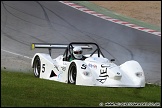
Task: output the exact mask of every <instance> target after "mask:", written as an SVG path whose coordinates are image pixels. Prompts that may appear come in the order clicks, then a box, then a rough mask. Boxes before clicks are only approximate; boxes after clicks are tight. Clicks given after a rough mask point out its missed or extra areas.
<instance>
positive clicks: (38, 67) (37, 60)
mask: <svg viewBox="0 0 162 108" xmlns="http://www.w3.org/2000/svg"><path fill="white" fill-rule="evenodd" d="M33 68H34V76H35V77H39V76H40V70H41V61H40V58H39V56H36V57H35V59H34V66H33Z"/></svg>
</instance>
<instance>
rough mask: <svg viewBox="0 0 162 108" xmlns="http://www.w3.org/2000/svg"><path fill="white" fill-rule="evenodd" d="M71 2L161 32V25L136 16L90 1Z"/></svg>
mask: <svg viewBox="0 0 162 108" xmlns="http://www.w3.org/2000/svg"><path fill="white" fill-rule="evenodd" d="M71 2H73V3H76V4H78V5H81V6H84V7H86V8H88V9H90V10H93V11H95V12H98V13H101V14H104V15H106V16H109V17H111V18H115V19H119V20H121V21H126V22H129V23H132V24H136V25H138V26H141V27H145V28H149V29H153V30H157V31H159V32H161V27H159V26H156V25H152V24H148V23H145V22H143V21H140V20H137V19H135V18H130V17H127V16H124V15H121V14H118V13H115V12H113V11H110V10H108V9H106V8H103V7H100V6H97V5H96V4H94V3H91V2H88V1H71Z"/></svg>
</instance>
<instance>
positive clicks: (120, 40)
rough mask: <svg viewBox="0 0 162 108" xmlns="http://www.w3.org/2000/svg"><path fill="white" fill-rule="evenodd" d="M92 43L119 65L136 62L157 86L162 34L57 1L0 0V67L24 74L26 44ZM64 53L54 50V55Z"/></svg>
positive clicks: (29, 53)
mask: <svg viewBox="0 0 162 108" xmlns="http://www.w3.org/2000/svg"><path fill="white" fill-rule="evenodd" d="M73 41H77V42H81V41H84V42H96V43H98V45H99V46H100V47H101V50H102V52H103V53H104V55H105V57H107V58H109V59H111V58H115V59H116V61H115V63H116V64H118V65H120V64H122V63H124V62H125V61H127V60H131V59H134V60H136V61H138V62H139V63H140V64H141V66H142V68H143V70H144V72H145V76H146V82H151V83H160V84H161V37H160V36H156V35H153V34H149V33H146V32H143V31H139V30H136V29H132V28H129V27H126V26H122V25H119V24H115V23H113V22H109V21H106V20H103V19H101V18H97V17H95V16H92V15H89V14H86V13H84V12H81V11H79V10H76V9H74V8H71V7H69V6H66V5H64V4H62V3H60V2H57V1H40V2H39V1H3V2H1V69H8V70H17V71H23V72H28V71H30V72H31V71H32V69H31V67H30V62H31V58H32V57H33V55H34V54H35V53H36V52H47V51H48V50H45V49H43V50H41V49H36V50H31V48H30V47H31V43H36V42H39V43H67V44H68V43H70V42H73ZM58 54H63V52H58V51H57V52H55V53H54V51H53V55H52V56H53V57H56V56H57V55H58Z"/></svg>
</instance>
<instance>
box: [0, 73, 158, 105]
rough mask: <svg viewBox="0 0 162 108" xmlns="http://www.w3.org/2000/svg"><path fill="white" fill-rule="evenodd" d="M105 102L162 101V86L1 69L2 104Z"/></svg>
mask: <svg viewBox="0 0 162 108" xmlns="http://www.w3.org/2000/svg"><path fill="white" fill-rule="evenodd" d="M101 102H103V103H106V102H161V87H160V86H156V85H150V84H149V85H146V87H144V88H107V87H89V86H77V85H72V84H66V83H61V82H56V81H50V80H45V79H39V78H36V77H34V75H33V74H31V73H20V72H1V106H2V107H31V106H32V107H70V106H71V107H76V106H80V107H85V106H88V107H91V106H94V107H98V106H99V104H100V103H101Z"/></svg>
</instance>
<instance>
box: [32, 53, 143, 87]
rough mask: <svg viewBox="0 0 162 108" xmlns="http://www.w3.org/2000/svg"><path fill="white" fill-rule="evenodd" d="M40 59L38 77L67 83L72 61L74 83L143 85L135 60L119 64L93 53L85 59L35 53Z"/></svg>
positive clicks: (140, 69) (140, 72) (138, 66)
mask: <svg viewBox="0 0 162 108" xmlns="http://www.w3.org/2000/svg"><path fill="white" fill-rule="evenodd" d="M36 56H39V58H40V61H41V68H40V76H39V78H43V79H48V80H54V81H59V82H63V83H68V70H69V66H70V64H71V63H72V62H74V63H75V64H76V67H77V76H76V85H84V86H104V87H145V76H144V72H143V70H142V68H141V66H140V64H139V63H138V62H137V61H134V60H131V61H127V62H125V63H123V64H121V65H120V66H117V65H116V64H114V63H113V62H110V61H109V60H108V59H107V58H104V57H97V56H96V54H94V55H93V56H91V57H88V58H86V59H85V60H73V61H71V62H68V61H63V55H60V56H58V57H57V58H55V59H52V58H51V56H50V55H49V54H44V53H36V54H35V55H34V57H33V59H32V62H31V65H32V67H33V62H34V58H35V57H36Z"/></svg>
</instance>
